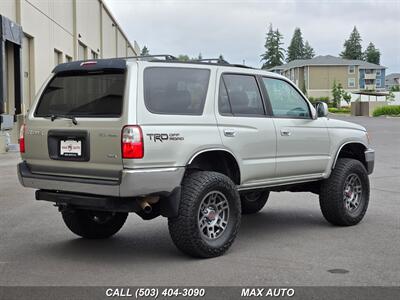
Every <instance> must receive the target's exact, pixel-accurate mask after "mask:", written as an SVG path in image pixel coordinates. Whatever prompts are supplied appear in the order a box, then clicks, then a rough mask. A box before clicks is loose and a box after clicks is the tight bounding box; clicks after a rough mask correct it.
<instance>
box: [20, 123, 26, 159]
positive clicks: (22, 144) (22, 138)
mask: <svg viewBox="0 0 400 300" xmlns="http://www.w3.org/2000/svg"><path fill="white" fill-rule="evenodd" d="M25 128H26V125H25V124H22V125H21V128H20V130H19V140H18V143H19V151H20V152H21V153H25Z"/></svg>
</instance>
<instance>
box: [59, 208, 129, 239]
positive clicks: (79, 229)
mask: <svg viewBox="0 0 400 300" xmlns="http://www.w3.org/2000/svg"><path fill="white" fill-rule="evenodd" d="M61 214H62V218H63V220H64V222H65V225H67V227H68V228H69V229H70V230H71V231H72V232H73V233H75V234H76V235H79V236H81V237H83V238H87V239H105V238H108V237H110V236H112V235H114V234H116V233H117V232H118V231H119V230H120V229H121V228H122V226H123V225H124V223H125V221H126V218H127V217H128V213H120V212H106V211H94V210H83V209H76V210H66V211H63V212H62V213H61Z"/></svg>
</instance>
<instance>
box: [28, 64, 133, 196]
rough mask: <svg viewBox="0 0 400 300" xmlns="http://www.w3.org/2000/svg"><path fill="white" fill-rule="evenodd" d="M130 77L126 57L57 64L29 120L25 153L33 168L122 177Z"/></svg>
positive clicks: (78, 175) (52, 172) (35, 170)
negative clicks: (128, 79)
mask: <svg viewBox="0 0 400 300" xmlns="http://www.w3.org/2000/svg"><path fill="white" fill-rule="evenodd" d="M126 77H127V70H126V65H125V62H124V63H123V64H122V63H121V62H120V63H119V64H117V65H115V64H114V65H113V63H112V62H108V64H105V63H104V62H103V63H102V62H99V65H96V63H93V65H88V66H85V63H80V62H74V63H72V64H68V65H66V66H62V65H61V67H58V69H57V68H56V69H55V75H54V77H53V78H52V79H51V80H50V81H49V82H48V84H47V86H46V87H45V88H44V90H43V92H42V94H41V96H40V98H39V100H38V103H37V105H36V107H35V108H34V110H33V111H32V112H31V113H30V115H29V119H28V121H27V128H26V132H25V140H26V142H25V143H26V153H25V154H24V155H23V159H25V160H26V161H27V162H28V164H29V166H30V168H31V171H32V172H33V173H40V174H52V175H62V176H73V177H85V178H96V179H107V180H118V179H119V175H120V171H121V169H122V159H121V129H122V127H123V125H124V124H126V120H125V117H124V114H123V112H124V110H125V108H124V107H125V106H126V105H125V103H124V102H125V101H124V99H125V98H127V97H128V96H127V89H126V84H125V82H126ZM88 192H90V191H88Z"/></svg>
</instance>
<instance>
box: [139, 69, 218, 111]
mask: <svg viewBox="0 0 400 300" xmlns="http://www.w3.org/2000/svg"><path fill="white" fill-rule="evenodd" d="M209 78H210V71H209V70H205V69H194V68H169V67H151V68H147V69H145V71H144V102H145V104H146V107H147V109H148V110H149V111H150V112H152V113H156V114H171V115H201V114H202V113H203V108H204V102H205V100H206V95H207V89H208V82H209Z"/></svg>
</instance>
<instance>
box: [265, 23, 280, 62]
mask: <svg viewBox="0 0 400 300" xmlns="http://www.w3.org/2000/svg"><path fill="white" fill-rule="evenodd" d="M282 39H283V36H282V34H281V33H280V32H279V30H278V29H276V30H274V29H273V27H272V24H270V25H269V29H268V32H267V36H266V38H265V44H264V47H265V53H264V54H262V55H261V61H264V63H263V65H262V68H263V69H269V68H272V67H275V66H280V65H282V63H283V59H284V58H285V54H284V51H285V50H284V49H283V48H282V45H283V42H282Z"/></svg>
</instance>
